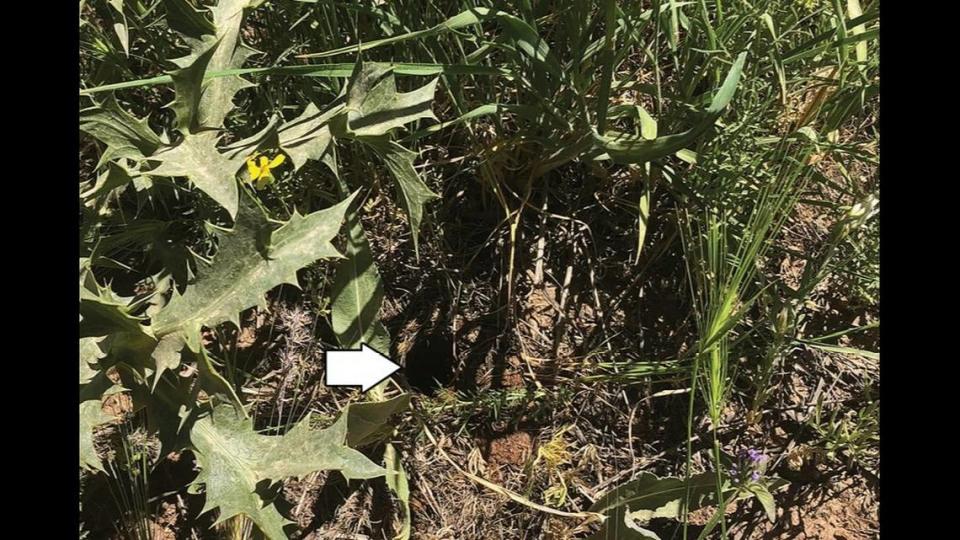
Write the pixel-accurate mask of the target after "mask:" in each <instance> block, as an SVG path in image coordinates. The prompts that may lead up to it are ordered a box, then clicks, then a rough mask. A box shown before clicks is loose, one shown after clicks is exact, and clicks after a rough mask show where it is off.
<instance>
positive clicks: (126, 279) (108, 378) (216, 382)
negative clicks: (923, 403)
mask: <svg viewBox="0 0 960 540" xmlns="http://www.w3.org/2000/svg"><path fill="white" fill-rule="evenodd" d="M878 35H879V2H877V1H875V0H873V1H871V0H803V1H800V0H792V1H779V0H750V1H746V0H740V1H730V0H695V1H675V0H647V1H640V2H624V1H617V0H570V1H552V0H542V1H538V0H517V1H512V2H511V1H506V0H503V1H501V0H419V1H418V0H362V1H356V2H352V1H347V2H337V1H333V0H269V1H265V0H210V1H206V0H126V1H124V0H89V1H81V2H80V39H81V58H80V81H79V85H80V97H79V99H80V103H81V112H80V118H79V123H80V171H79V177H80V178H79V184H80V185H79V213H80V249H81V254H82V257H81V259H80V264H79V267H80V268H79V280H80V322H79V326H80V343H79V350H80V400H79V407H80V432H81V435H80V469H81V471H80V475H81V494H80V499H81V501H80V502H81V523H80V536H81V537H87V538H138V539H157V538H221V537H226V538H233V539H241V538H244V539H246V538H261V537H265V538H269V539H272V540H277V539H283V538H314V539H319V538H394V539H398V540H401V539H406V538H436V539H441V538H442V539H453V538H456V539H460V538H464V539H466V538H477V539H480V538H496V537H503V538H557V539H560V538H590V539H595V540H600V539H603V540H608V539H609V540H612V539H660V538H663V539H667V538H684V539H688V538H690V539H693V538H833V537H834V536H831V535H834V534H836V537H838V538H839V537H843V538H874V537H875V536H874V535H875V534H877V533H876V530H875V529H876V504H875V499H876V492H877V490H878V487H877V484H878V481H879V453H878V447H879V397H878V396H877V389H878V384H879V369H878V364H879V302H880V299H879V222H878V221H879V220H878V218H877V214H878V211H879V183H878V175H877V169H878V165H879V123H878V109H879V53H878V41H877V37H878ZM364 344H365V345H369V346H370V347H372V348H373V349H376V350H377V351H381V352H383V353H385V354H387V353H388V355H389V356H390V357H391V358H392V359H393V360H394V361H396V362H397V363H399V364H401V365H402V366H403V369H402V370H401V371H400V372H398V373H396V374H395V375H393V376H392V377H391V378H389V379H387V380H385V381H383V382H382V383H380V384H378V385H376V386H375V387H374V388H372V389H371V390H370V391H369V392H361V391H360V390H359V389H354V390H349V389H343V388H332V387H329V386H327V385H326V384H324V375H325V361H324V358H325V351H328V350H331V349H360V348H361V345H364ZM840 484H842V485H845V486H846V485H849V486H853V491H852V492H853V493H857V495H856V498H855V500H852V499H849V497H850V495H849V494H847V495H842V497H848V499H842V498H838V497H841V495H840V494H839V491H837V490H836V489H835V488H836V486H837V485H840ZM811 493H819V494H820V499H819V500H820V501H821V502H822V501H823V500H827V499H829V500H830V501H834V500H835V501H837V505H838V506H837V510H836V512H835V514H824V513H822V512H820V511H819V510H815V508H816V507H818V505H819V504H820V503H819V502H818V503H809V500H810V497H809V496H810V494H811ZM823 494H826V495H823ZM824 497H827V499H824ZM831 497H832V498H831ZM851 501H852V502H851ZM854 507H856V508H860V509H861V510H858V511H853V510H851V509H852V508H854ZM823 508H827V509H829V508H830V504H824V505H823ZM838 516H839V517H838ZM841 533H842V534H841Z"/></svg>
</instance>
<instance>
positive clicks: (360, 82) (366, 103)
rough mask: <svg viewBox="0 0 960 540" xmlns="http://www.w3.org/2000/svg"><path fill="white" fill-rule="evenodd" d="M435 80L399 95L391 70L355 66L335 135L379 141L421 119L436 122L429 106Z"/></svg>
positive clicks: (371, 65)
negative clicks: (344, 112)
mask: <svg viewBox="0 0 960 540" xmlns="http://www.w3.org/2000/svg"><path fill="white" fill-rule="evenodd" d="M438 80H439V79H434V80H433V81H431V82H429V83H427V84H426V85H424V86H421V87H420V88H418V89H416V90H413V91H411V92H405V93H401V92H397V84H396V80H395V79H394V74H393V67H392V66H390V65H389V64H381V63H374V62H368V63H363V62H357V64H356V67H355V68H354V72H353V75H352V76H351V77H350V82H349V83H348V86H347V105H346V115H345V116H344V117H342V122H340V123H338V126H339V127H338V128H337V129H336V130H335V134H336V135H338V136H339V135H348V136H351V137H378V136H381V135H386V134H387V133H389V132H390V130H393V129H396V128H399V127H402V126H404V125H405V124H408V123H410V122H413V121H416V120H419V119H421V118H430V119H433V120H437V117H436V116H435V115H434V114H433V110H432V109H431V105H432V104H433V94H434V92H435V91H436V87H437V81H438ZM341 131H342V133H341Z"/></svg>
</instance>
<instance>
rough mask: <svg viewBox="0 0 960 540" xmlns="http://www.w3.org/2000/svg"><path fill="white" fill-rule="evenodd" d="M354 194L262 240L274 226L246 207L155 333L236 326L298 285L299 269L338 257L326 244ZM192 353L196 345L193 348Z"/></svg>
mask: <svg viewBox="0 0 960 540" xmlns="http://www.w3.org/2000/svg"><path fill="white" fill-rule="evenodd" d="M354 196H355V194H354V195H351V196H350V197H348V198H347V199H346V200H344V201H342V202H340V203H338V204H336V205H334V206H331V207H330V208H327V209H325V210H320V211H318V212H313V213H312V214H309V215H307V216H301V215H300V214H298V213H296V212H294V214H293V217H291V218H290V220H289V221H287V222H286V223H284V224H283V225H282V226H281V227H280V228H278V229H276V230H275V231H273V232H272V233H270V234H269V235H267V236H266V237H267V238H269V246H265V245H264V243H263V241H262V239H263V238H264V234H265V233H264V230H265V229H266V228H269V227H271V226H272V225H271V224H270V223H268V222H267V220H266V218H265V217H264V216H263V215H262V213H261V212H260V211H259V210H258V209H257V208H255V207H252V206H247V205H244V210H243V211H242V212H240V213H239V214H238V215H237V219H236V223H235V225H234V228H233V230H232V231H230V232H229V233H227V232H224V233H222V234H221V235H220V249H219V251H218V252H217V254H216V257H215V259H214V264H213V265H212V266H204V267H201V268H198V270H197V279H196V282H195V283H194V284H193V285H192V286H190V287H188V288H187V290H186V292H185V293H184V294H183V295H180V294H178V293H176V292H174V295H173V297H172V298H171V299H170V303H169V304H167V306H166V307H165V308H164V309H163V310H161V311H160V312H159V313H157V315H156V317H154V319H153V325H154V328H155V330H156V332H157V335H159V336H163V335H166V334H168V333H171V332H176V331H182V332H184V333H185V336H186V337H187V338H188V339H189V337H190V336H192V335H197V334H198V333H199V330H200V328H201V327H202V326H207V327H214V326H216V325H218V324H220V323H223V322H227V321H230V322H233V323H234V324H237V323H238V317H239V314H240V312H242V311H244V310H246V309H248V308H251V307H254V306H257V305H261V304H263V303H264V301H265V300H264V295H265V294H266V293H267V292H268V291H269V290H270V289H273V288H274V287H276V286H278V285H280V284H282V283H289V284H291V285H295V286H296V285H297V270H299V269H301V268H303V267H304V266H307V265H308V264H311V263H313V262H314V261H317V260H319V259H322V258H330V257H336V258H339V257H340V256H341V255H340V254H339V253H338V252H337V250H336V249H334V247H333V245H332V244H330V240H332V239H333V237H334V236H336V234H337V232H338V231H339V229H340V224H341V222H342V221H343V215H344V212H345V211H346V209H347V207H348V206H349V205H350V203H351V201H353V197H354ZM191 348H192V349H193V350H197V349H196V348H194V344H191Z"/></svg>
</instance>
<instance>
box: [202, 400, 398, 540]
mask: <svg viewBox="0 0 960 540" xmlns="http://www.w3.org/2000/svg"><path fill="white" fill-rule="evenodd" d="M345 428H346V424H345V418H343V417H341V419H340V420H338V421H337V423H335V424H334V425H333V426H331V427H330V428H327V429H325V430H315V429H312V428H311V427H310V416H309V415H308V416H307V417H306V418H304V419H303V420H301V421H300V423H299V424H297V425H296V426H294V428H293V429H291V430H290V431H289V432H288V433H287V434H286V435H283V436H267V435H260V434H258V433H256V432H255V431H254V430H253V423H252V421H251V420H250V419H248V418H243V417H242V416H241V415H240V414H238V413H237V412H236V410H235V409H233V408H232V407H230V406H226V405H222V406H220V407H217V408H216V410H215V411H214V413H213V414H212V416H209V417H205V418H201V419H200V420H198V421H197V422H196V423H195V424H194V426H193V429H192V430H191V432H190V440H191V442H192V443H193V446H194V448H195V451H196V454H197V462H198V465H199V466H200V474H199V475H198V476H197V479H196V481H195V482H194V485H198V484H203V485H204V487H205V491H206V503H205V504H204V507H203V510H202V512H208V511H210V510H213V509H219V510H220V512H219V516H218V517H217V523H221V522H223V521H225V520H226V519H229V518H231V517H233V516H236V515H238V514H243V515H246V516H248V517H249V518H250V519H251V520H252V521H253V522H254V523H255V524H256V525H257V527H259V528H260V530H261V531H263V533H264V534H265V535H266V536H267V537H268V538H270V539H274V540H277V539H285V538H286V535H285V534H284V532H283V527H284V525H286V524H288V523H292V522H290V521H288V520H287V519H285V518H284V517H283V516H282V515H280V513H279V512H278V511H277V509H276V508H275V507H274V506H273V505H272V504H266V501H264V500H263V499H262V498H261V497H260V495H259V494H258V493H257V484H258V483H260V482H262V481H266V482H267V483H273V482H277V481H280V480H282V479H284V478H287V477H291V476H297V477H299V476H304V475H306V474H309V473H312V472H314V471H320V470H336V471H340V472H341V473H342V474H343V475H344V476H345V477H346V478H348V479H351V478H375V477H378V476H383V475H384V474H385V473H386V470H385V469H383V468H381V467H378V466H377V465H376V464H375V463H373V462H372V461H370V460H369V459H367V458H366V456H364V455H363V454H361V453H359V452H357V451H356V450H352V449H350V448H348V447H346V446H345V445H344V442H345V439H346V429H345Z"/></svg>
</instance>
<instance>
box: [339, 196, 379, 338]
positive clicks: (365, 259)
mask: <svg viewBox="0 0 960 540" xmlns="http://www.w3.org/2000/svg"><path fill="white" fill-rule="evenodd" d="M346 221H347V224H346V228H347V247H346V252H345V254H344V255H345V256H346V259H344V260H343V261H340V264H339V265H338V266H337V274H336V277H335V278H334V280H333V293H332V296H333V304H332V306H331V309H330V320H331V326H332V327H333V331H334V333H335V334H336V336H337V341H339V342H340V346H341V347H342V348H344V349H359V348H360V344H361V343H366V344H367V345H369V346H370V347H373V348H374V349H376V350H377V351H378V352H380V353H381V354H389V352H390V334H389V332H387V329H386V327H385V326H383V323H381V322H380V305H381V304H382V303H383V283H382V282H381V281H380V273H379V272H378V271H377V265H376V263H374V261H373V254H372V253H371V252H370V244H369V242H367V237H366V235H365V234H364V232H363V226H362V225H361V224H360V219H359V216H358V215H357V212H356V211H351V212H349V213H348V214H347V217H346Z"/></svg>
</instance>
